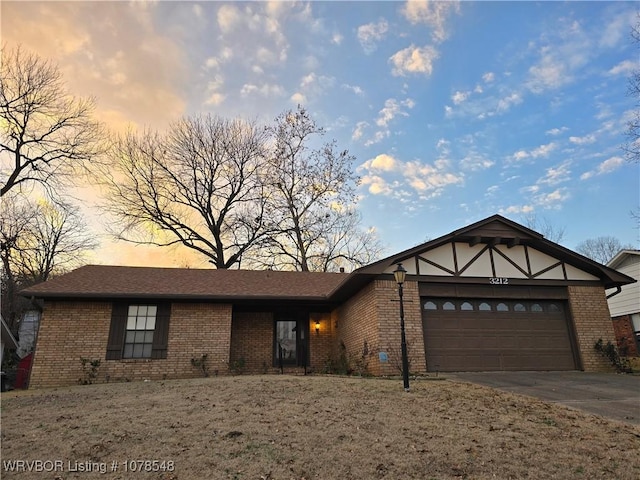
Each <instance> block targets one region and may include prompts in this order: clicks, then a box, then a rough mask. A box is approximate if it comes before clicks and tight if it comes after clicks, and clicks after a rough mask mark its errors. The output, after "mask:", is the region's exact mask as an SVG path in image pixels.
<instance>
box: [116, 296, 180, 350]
mask: <svg viewBox="0 0 640 480" xmlns="http://www.w3.org/2000/svg"><path fill="white" fill-rule="evenodd" d="M170 316H171V304H169V303H157V304H149V303H146V302H132V303H125V302H115V303H114V304H113V306H112V309H111V326H110V327H109V338H108V340H107V353H106V356H105V358H106V360H121V359H140V358H145V359H149V358H152V359H157V358H167V350H168V344H169V318H170Z"/></svg>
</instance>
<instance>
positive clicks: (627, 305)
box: [607, 250, 640, 357]
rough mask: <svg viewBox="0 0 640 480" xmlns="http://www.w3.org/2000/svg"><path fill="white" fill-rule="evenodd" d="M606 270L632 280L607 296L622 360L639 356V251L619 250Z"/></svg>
mask: <svg viewBox="0 0 640 480" xmlns="http://www.w3.org/2000/svg"><path fill="white" fill-rule="evenodd" d="M607 266H608V267H610V268H614V269H616V270H618V271H619V272H621V273H624V274H625V275H628V276H630V277H631V278H633V279H635V280H636V283H632V284H630V285H624V286H620V287H618V288H616V290H615V291H614V292H611V293H609V292H608V293H609V295H608V301H609V310H610V311H611V320H612V322H613V329H614V331H615V334H616V341H617V343H618V349H619V350H620V352H621V353H622V354H623V355H626V356H631V357H634V356H636V357H637V356H640V283H639V282H640V250H621V251H620V252H619V253H618V254H617V255H616V256H615V257H613V259H611V261H610V262H609V263H607Z"/></svg>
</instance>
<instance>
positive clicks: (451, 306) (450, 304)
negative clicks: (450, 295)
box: [442, 302, 456, 310]
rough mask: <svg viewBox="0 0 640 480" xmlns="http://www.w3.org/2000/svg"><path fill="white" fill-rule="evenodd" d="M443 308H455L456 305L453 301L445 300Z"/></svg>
mask: <svg viewBox="0 0 640 480" xmlns="http://www.w3.org/2000/svg"><path fill="white" fill-rule="evenodd" d="M442 309H443V310H455V309H456V306H455V305H454V304H453V303H452V302H444V304H443V305H442Z"/></svg>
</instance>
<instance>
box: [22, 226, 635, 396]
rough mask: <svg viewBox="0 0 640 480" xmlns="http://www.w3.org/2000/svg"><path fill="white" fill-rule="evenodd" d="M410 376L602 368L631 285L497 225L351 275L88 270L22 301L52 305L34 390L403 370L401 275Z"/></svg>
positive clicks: (522, 231) (523, 232)
mask: <svg viewBox="0 0 640 480" xmlns="http://www.w3.org/2000/svg"><path fill="white" fill-rule="evenodd" d="M399 263H402V265H403V266H404V268H406V270H407V272H408V273H407V278H406V281H405V283H404V289H403V290H404V297H403V298H404V304H403V305H404V312H405V316H404V317H405V325H406V336H407V343H408V346H409V357H410V365H411V367H410V370H411V372H413V373H424V372H431V371H464V370H587V371H596V370H606V369H609V368H610V366H609V365H608V363H607V362H606V360H604V359H603V358H602V357H601V356H600V355H599V354H598V352H596V351H595V349H594V344H595V342H596V341H597V340H598V339H599V338H602V339H603V340H605V341H614V339H615V336H614V332H613V326H612V323H611V320H610V314H609V308H608V305H607V301H606V298H605V289H607V288H616V287H619V286H623V285H626V284H629V283H631V282H633V279H632V278H630V277H628V276H626V275H624V274H622V273H619V272H617V271H616V270H613V269H611V268H608V267H606V266H604V265H600V264H599V263H596V262H594V261H592V260H590V259H588V258H586V257H584V256H582V255H579V254H577V253H575V252H572V251H570V250H568V249H566V248H564V247H562V246H560V245H558V244H555V243H553V242H550V241H548V240H546V239H545V238H544V237H543V236H542V235H540V234H538V233H536V232H534V231H533V230H530V229H528V228H526V227H524V226H522V225H519V224H517V223H515V222H512V221H510V220H507V219H506V218H503V217H501V216H499V215H494V216H492V217H489V218H487V219H485V220H482V221H479V222H476V223H474V224H472V225H469V226H467V227H464V228H461V229H459V230H456V231H454V232H452V233H450V234H448V235H445V236H443V237H440V238H437V239H435V240H431V241H429V242H427V243H424V244H422V245H419V246H417V247H414V248H411V249H409V250H405V251H403V252H400V253H398V254H395V255H392V256H390V257H387V258H385V259H383V260H380V261H378V262H376V263H373V264H371V265H368V266H366V267H363V268H360V269H358V270H356V271H354V272H351V273H348V274H347V273H311V272H283V271H248V270H200V269H172V268H145V267H118V266H96V265H91V266H85V267H82V268H79V269H77V270H75V271H73V272H71V273H68V274H66V275H63V276H60V277H57V278H55V279H53V280H50V281H48V282H45V283H41V284H39V285H35V286H33V287H30V288H28V289H26V290H25V291H23V292H22V293H23V295H25V296H29V297H35V298H37V299H41V300H44V310H43V314H42V318H41V321H40V329H39V334H38V340H37V346H36V351H35V355H34V361H33V367H32V373H31V381H30V386H31V387H47V386H56V385H69V384H73V383H76V382H77V381H78V379H79V378H81V377H82V368H81V362H80V358H87V359H95V360H100V361H101V364H100V367H99V371H98V378H97V381H122V380H140V379H162V378H184V377H194V376H198V375H200V374H202V372H201V371H200V370H199V368H198V367H197V366H194V365H193V363H192V360H196V361H198V360H201V359H202V356H203V355H206V356H207V357H206V364H207V366H208V368H209V373H210V374H212V375H214V374H218V373H219V374H223V373H227V372H228V371H229V369H230V368H231V369H237V370H242V371H245V372H248V373H267V372H278V371H280V369H281V368H282V370H284V371H301V370H302V367H303V366H308V367H309V368H310V369H311V370H312V371H315V372H322V371H324V370H325V369H326V368H328V367H331V366H332V365H336V364H339V363H341V362H340V360H344V359H345V358H346V359H348V360H349V361H350V362H351V363H352V365H354V366H355V365H358V366H360V367H361V368H362V367H364V366H366V367H367V370H368V371H369V372H370V373H372V374H374V375H396V374H398V370H397V365H399V364H400V362H399V359H398V357H399V351H400V315H399V309H400V304H399V297H398V285H397V284H396V282H395V280H394V276H393V272H394V270H396V269H397V265H398V264H399Z"/></svg>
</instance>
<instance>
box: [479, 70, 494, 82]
mask: <svg viewBox="0 0 640 480" xmlns="http://www.w3.org/2000/svg"><path fill="white" fill-rule="evenodd" d="M495 79H496V74H495V73H493V72H487V73H485V74H484V75H482V80H484V83H491V82H493V81H494V80H495Z"/></svg>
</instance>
